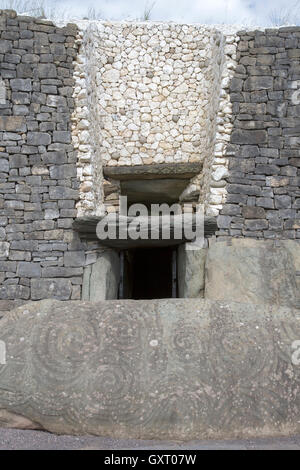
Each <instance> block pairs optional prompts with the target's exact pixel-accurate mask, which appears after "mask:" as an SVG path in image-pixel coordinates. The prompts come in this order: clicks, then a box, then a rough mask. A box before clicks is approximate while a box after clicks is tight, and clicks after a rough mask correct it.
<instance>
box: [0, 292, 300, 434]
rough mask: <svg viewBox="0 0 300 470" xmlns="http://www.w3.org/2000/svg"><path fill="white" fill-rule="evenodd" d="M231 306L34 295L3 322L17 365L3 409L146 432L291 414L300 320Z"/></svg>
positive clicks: (237, 424)
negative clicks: (248, 313)
mask: <svg viewBox="0 0 300 470" xmlns="http://www.w3.org/2000/svg"><path fill="white" fill-rule="evenodd" d="M230 308H232V311H231V310H230V311H229V307H228V306H226V309H225V308H224V307H223V306H222V305H220V304H219V303H213V302H208V301H201V300H170V301H169V300H162V301H158V300H156V301H148V302H139V301H107V302H103V303H98V304H92V303H88V302H83V303H80V302H76V303H73V302H58V301H42V302H37V303H36V304H34V303H33V304H30V305H29V306H28V307H27V310H26V314H23V311H22V309H21V310H18V312H17V313H16V314H15V315H14V317H13V318H7V319H4V320H1V329H0V339H1V340H2V341H5V342H6V344H7V358H8V362H7V364H6V365H2V366H1V367H0V408H1V407H4V408H6V409H9V410H11V411H14V412H17V413H20V414H22V415H24V416H28V417H29V418H30V419H32V420H33V421H35V422H37V423H41V424H42V426H44V427H45V428H46V429H49V430H51V431H54V432H65V433H93V434H107V433H109V434H111V435H122V433H126V435H127V436H132V437H141V436H143V437H145V438H146V437H151V438H153V437H173V438H174V437H178V438H180V437H182V436H183V435H184V438H192V437H196V436H198V435H201V436H203V435H208V434H209V435H210V436H211V435H215V436H218V435H219V434H218V433H219V432H220V427H221V428H222V429H227V430H228V432H231V433H234V432H241V430H242V429H243V427H245V423H246V424H247V426H248V428H249V429H250V430H251V429H255V430H256V429H258V428H259V427H262V428H264V426H270V427H271V428H272V429H273V428H274V429H277V427H278V423H290V422H291V420H294V417H295V416H298V415H299V414H300V400H299V398H298V397H299V396H300V393H299V392H300V381H299V377H300V374H299V373H298V371H297V368H296V367H295V366H293V365H292V364H291V360H290V363H289V362H288V361H289V358H288V353H289V351H290V350H289V347H290V346H289V345H290V343H291V341H293V340H294V339H298V331H299V329H298V326H297V325H298V323H297V322H296V321H295V319H294V317H293V315H292V314H290V313H289V312H287V311H285V312H284V315H283V313H282V314H281V317H280V318H279V319H278V321H277V320H276V319H275V316H274V317H273V318H272V321H270V308H268V310H267V317H266V318H267V319H266V320H265V319H264V318H263V315H264V312H265V310H263V308H262V311H261V312H260V314H261V317H260V320H259V321H257V317H255V318H254V320H253V319H251V321H250V320H249V321H248V320H245V319H244V316H245V311H244V309H245V308H246V307H244V306H241V307H240V306H238V305H236V304H235V305H234V304H232V306H230ZM257 308H259V307H257ZM276 314H278V313H277V312H276ZM278 315H279V314H278ZM283 318H284V319H283ZM295 325H296V326H295ZM299 333H300V331H299ZM299 336H300V335H299ZM299 339H300V338H299ZM297 419H298V418H297ZM299 421H300V420H299Z"/></svg>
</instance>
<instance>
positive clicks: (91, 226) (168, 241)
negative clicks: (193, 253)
mask: <svg viewBox="0 0 300 470" xmlns="http://www.w3.org/2000/svg"><path fill="white" fill-rule="evenodd" d="M177 217H178V216H177ZM151 219H153V218H152V217H148V218H147V223H146V224H145V225H144V226H143V227H142V228H141V234H142V236H141V237H140V238H138V239H137V240H133V239H132V238H129V237H128V238H127V239H121V238H120V237H119V233H120V228H121V227H127V228H128V227H129V226H130V224H131V223H133V222H134V217H124V216H123V217H117V218H116V219H115V220H114V219H113V218H110V217H109V218H108V219H107V220H108V224H107V227H108V229H110V230H109V231H110V233H112V234H116V237H109V236H108V238H106V239H105V240H103V239H102V240H101V243H102V244H103V245H104V246H108V247H111V248H118V249H129V248H135V247H142V246H145V247H146V246H149V247H150V246H152V247H154V246H170V245H177V244H180V243H185V242H188V241H191V240H193V239H194V236H192V237H191V238H189V237H188V236H187V235H186V233H187V232H186V233H184V231H182V232H181V236H180V237H179V238H175V236H174V234H175V229H176V226H178V222H180V221H177V222H176V219H174V217H172V218H171V221H170V235H169V236H168V237H167V238H164V233H165V232H164V231H163V227H164V230H165V224H164V221H163V220H162V219H161V220H160V222H159V224H158V225H157V229H156V230H155V237H156V238H154V237H153V236H152V238H149V239H144V238H143V236H144V235H146V233H147V234H148V235H149V234H151ZM101 220H103V217H96V216H86V217H78V218H77V219H75V221H74V223H73V229H74V230H76V231H77V232H79V234H80V236H81V237H82V238H83V239H86V240H99V238H98V237H97V234H96V227H97V225H98V223H99V222H100V221H101ZM181 220H182V219H181ZM188 223H189V226H190V230H192V231H193V232H195V230H196V218H195V217H193V218H191V219H190V221H189V222H188ZM216 230H217V221H216V218H215V217H205V218H204V236H208V235H212V234H214V233H215V231H216ZM149 236H150V235H149Z"/></svg>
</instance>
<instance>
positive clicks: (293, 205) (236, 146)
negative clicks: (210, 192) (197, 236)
mask: <svg viewBox="0 0 300 470" xmlns="http://www.w3.org/2000/svg"><path fill="white" fill-rule="evenodd" d="M238 34H239V37H240V41H239V43H238V54H237V64H238V65H237V67H236V71H235V76H234V78H233V79H232V81H231V83H230V99H231V102H232V105H233V116H234V128H233V131H232V134H231V139H230V145H229V146H228V147H227V155H228V158H229V176H227V178H226V180H227V192H228V195H227V200H226V204H225V205H224V207H223V209H222V211H221V216H220V217H219V227H220V231H219V233H218V235H219V236H224V235H225V236H234V237H254V238H272V239H281V238H291V239H293V238H300V153H299V143H300V127H299V126H300V120H299V112H300V106H299V104H300V98H299V96H300V92H299V85H300V48H299V41H300V28H299V27H290V28H280V29H275V30H274V29H272V30H271V29H269V30H268V29H267V30H266V31H252V32H250V31H247V32H246V31H241V32H239V33H238Z"/></svg>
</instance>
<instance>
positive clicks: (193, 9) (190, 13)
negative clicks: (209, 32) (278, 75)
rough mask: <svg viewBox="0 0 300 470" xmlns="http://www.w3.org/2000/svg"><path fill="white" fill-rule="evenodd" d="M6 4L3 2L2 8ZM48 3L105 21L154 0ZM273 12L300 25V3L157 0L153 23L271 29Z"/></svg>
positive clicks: (139, 11) (137, 11) (131, 14)
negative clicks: (96, 15) (94, 14)
mask: <svg viewBox="0 0 300 470" xmlns="http://www.w3.org/2000/svg"><path fill="white" fill-rule="evenodd" d="M4 1H6V0H3V1H1V0H0V8H1V3H3V2H4ZM16 1H17V0H16ZM28 1H29V3H30V0H28ZM45 1H46V2H47V3H48V4H49V5H50V6H52V7H55V10H56V11H58V12H59V11H60V12H61V13H62V14H63V15H64V16H65V17H70V18H71V17H73V18H76V17H77V18H79V17H81V18H82V17H83V16H85V15H86V14H87V12H88V9H89V8H90V7H93V8H95V10H96V11H100V12H101V17H102V18H103V19H114V20H120V19H125V18H131V19H134V18H141V17H142V15H143V11H144V9H145V6H146V5H148V6H149V5H151V4H152V3H153V0H85V1H82V0H45ZM296 5H298V7H296ZM274 11H275V13H276V14H277V16H279V17H281V18H284V17H285V18H288V21H289V22H290V23H295V22H298V24H299V20H300V0H263V1H262V0H181V1H178V0H177V1H176V0H156V2H155V4H154V6H153V9H152V11H151V20H153V21H178V22H187V23H212V24H214V23H215V24H217V23H226V24H245V25H246V24H247V25H250V26H252V25H257V26H259V25H265V26H268V25H270V16H271V14H272V12H274ZM57 16H59V15H57ZM273 16H274V15H273ZM275 16H276V15H275Z"/></svg>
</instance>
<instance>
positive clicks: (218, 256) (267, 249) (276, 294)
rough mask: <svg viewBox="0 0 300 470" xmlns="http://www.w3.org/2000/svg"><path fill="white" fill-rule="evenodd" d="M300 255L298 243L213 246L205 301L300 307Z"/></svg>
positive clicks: (244, 242)
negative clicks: (299, 285) (299, 274)
mask: <svg viewBox="0 0 300 470" xmlns="http://www.w3.org/2000/svg"><path fill="white" fill-rule="evenodd" d="M287 242H288V243H287ZM299 253H300V243H299V242H298V241H297V240H282V241H279V240H277V241H273V240H253V239H247V238H245V239H232V240H231V241H230V244H229V243H227V242H217V243H213V244H210V247H209V250H208V254H207V259H206V266H205V268H206V276H205V298H208V299H212V300H221V301H226V300H228V301H230V302H232V301H234V302H248V303H254V304H270V305H286V306H287V307H292V308H300V293H299V288H298V287H297V282H298V281H297V267H298V266H300V264H299V256H300V255H299Z"/></svg>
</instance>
